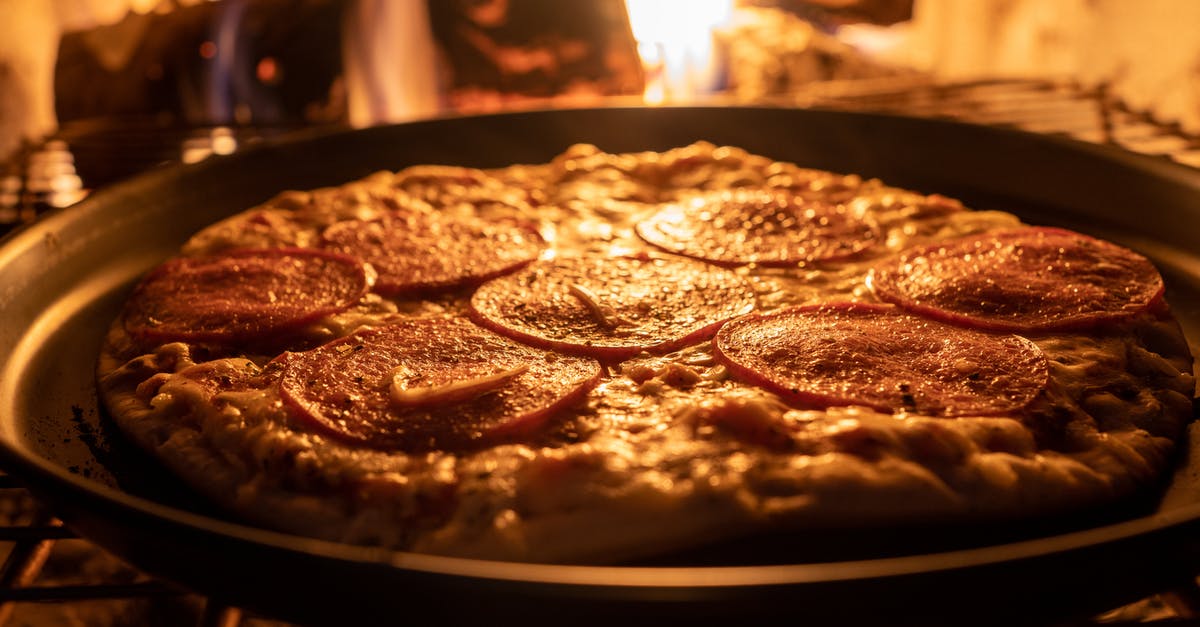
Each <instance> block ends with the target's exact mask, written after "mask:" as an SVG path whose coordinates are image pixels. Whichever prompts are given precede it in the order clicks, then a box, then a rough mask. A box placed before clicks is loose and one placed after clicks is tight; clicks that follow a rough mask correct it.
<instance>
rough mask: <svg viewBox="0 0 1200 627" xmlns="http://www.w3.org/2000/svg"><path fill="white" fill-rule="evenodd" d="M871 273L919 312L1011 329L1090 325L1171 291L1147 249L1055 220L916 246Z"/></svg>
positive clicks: (895, 298)
mask: <svg viewBox="0 0 1200 627" xmlns="http://www.w3.org/2000/svg"><path fill="white" fill-rule="evenodd" d="M868 282H869V284H870V286H871V288H872V289H873V290H874V291H875V293H876V294H877V295H878V296H879V297H880V298H881V299H883V300H885V301H888V302H891V303H895V304H897V305H899V306H901V307H903V308H905V309H908V310H910V311H913V312H916V313H920V314H922V315H927V316H930V317H934V318H938V319H941V320H946V321H949V322H954V323H958V324H965V325H969V326H974V327H979V328H984V329H993V330H1001V331H1045V330H1064V329H1077V328H1086V327H1088V326H1092V325H1096V324H1101V323H1105V322H1112V321H1115V320H1120V319H1124V318H1128V317H1131V316H1133V315H1136V314H1138V313H1141V312H1143V311H1145V310H1146V309H1148V308H1149V307H1151V306H1153V305H1154V304H1155V303H1157V302H1158V301H1159V300H1160V299H1161V298H1162V295H1163V280H1162V276H1160V275H1159V273H1158V270H1157V269H1155V267H1154V265H1153V264H1152V263H1151V262H1150V261H1149V260H1148V259H1146V258H1145V257H1143V256H1141V255H1139V254H1137V253H1135V252H1133V251H1131V250H1129V249H1127V248H1122V247H1121V246H1118V245H1116V244H1113V243H1110V242H1105V241H1102V240H1098V239H1095V238H1092V237H1088V236H1087V235H1083V234H1080V233H1075V232H1072V231H1067V230H1064V229H1055V228H1040V227H1027V228H1021V229H1015V230H1009V231H1001V232H998V233H988V234H984V235H978V236H973V237H967V238H962V239H958V240H954V241H952V242H948V243H945V244H937V245H932V246H927V247H923V248H919V249H916V250H912V251H909V252H906V253H904V254H902V255H901V256H900V257H898V258H896V259H892V260H889V261H886V262H883V263H880V264H878V265H876V266H875V267H874V268H872V270H871V273H870V276H869V278H868Z"/></svg>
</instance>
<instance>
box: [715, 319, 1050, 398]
mask: <svg viewBox="0 0 1200 627" xmlns="http://www.w3.org/2000/svg"><path fill="white" fill-rule="evenodd" d="M715 346H716V355H717V358H718V359H719V360H720V361H721V362H722V363H723V364H725V366H726V367H727V368H728V369H729V371H730V373H731V374H733V376H735V377H736V378H738V379H741V380H743V381H746V382H749V383H752V384H755V385H759V386H761V387H763V388H766V389H768V390H770V391H772V392H774V393H776V394H778V395H779V396H781V397H783V399H784V400H785V401H787V402H789V403H791V404H795V405H801V406H809V407H812V406H816V407H829V406H833V405H865V406H867V407H872V408H874V409H877V410H880V411H891V412H899V411H906V412H916V413H920V414H925V415H931V416H964V415H995V414H1003V413H1007V412H1012V411H1017V410H1019V409H1021V408H1023V407H1024V406H1025V405H1027V404H1028V403H1029V402H1030V401H1031V400H1033V398H1034V397H1035V396H1037V395H1038V393H1039V392H1041V390H1042V388H1044V387H1045V385H1046V381H1047V377H1048V376H1049V375H1048V370H1047V366H1046V358H1045V356H1044V355H1043V354H1042V351H1041V349H1039V348H1038V347H1037V345H1035V344H1034V343H1033V342H1030V341H1029V340H1027V339H1025V338H1023V337H1020V336H1017V335H996V334H992V333H986V332H983V331H975V330H972V329H964V328H961V327H955V326H951V325H947V324H943V323H940V322H936V321H933V320H929V319H926V318H920V317H917V316H913V315H911V314H908V313H905V312H904V311H903V310H900V309H897V308H896V307H892V306H890V305H868V304H850V303H838V304H829V305H818V306H805V307H797V308H792V309H784V310H780V311H778V312H775V313H772V314H769V315H761V316H747V317H744V318H740V319H738V320H734V321H731V322H729V323H728V324H726V325H725V326H724V327H722V328H721V331H720V332H719V333H717V337H716V340H715Z"/></svg>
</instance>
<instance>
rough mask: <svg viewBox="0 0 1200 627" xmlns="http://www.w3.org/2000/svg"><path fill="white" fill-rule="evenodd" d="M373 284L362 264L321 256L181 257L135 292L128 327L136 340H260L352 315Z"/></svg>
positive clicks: (275, 252)
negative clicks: (346, 312)
mask: <svg viewBox="0 0 1200 627" xmlns="http://www.w3.org/2000/svg"><path fill="white" fill-rule="evenodd" d="M372 279H373V274H372V273H371V272H370V270H369V268H367V267H366V266H364V265H363V263H362V262H361V261H359V260H357V259H354V258H352V257H347V256H346V255H341V254H337V253H332V252H326V251H321V250H309V249H301V248H269V249H252V250H251V249H245V250H237V251H231V252H228V253H225V254H222V255H220V256H215V257H180V258H176V259H172V260H170V261H167V262H166V263H164V264H162V265H161V266H159V267H158V268H156V269H155V270H154V271H152V272H151V273H150V274H149V275H147V276H146V277H145V278H144V279H143V280H142V282H141V283H140V284H139V285H138V287H137V288H136V289H135V290H134V293H133V295H132V297H131V298H130V300H129V303H128V304H127V305H126V310H125V329H126V330H127V331H128V332H129V334H130V335H131V336H133V337H134V338H135V339H139V340H147V341H159V342H168V341H177V340H179V341H193V342H213V343H226V342H237V341H242V340H258V339H261V338H263V337H265V336H274V335H277V334H280V333H283V332H287V331H292V330H295V329H296V328H298V327H301V326H303V325H305V324H308V323H310V322H312V321H314V320H317V319H318V318H321V317H323V316H327V315H329V314H333V313H337V312H339V311H343V310H345V309H347V308H348V307H350V306H351V305H353V304H354V303H356V302H358V300H359V299H360V298H362V297H363V295H365V294H366V293H367V292H368V291H369V290H370V287H371V281H372Z"/></svg>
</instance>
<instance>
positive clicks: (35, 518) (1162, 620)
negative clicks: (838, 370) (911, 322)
mask: <svg viewBox="0 0 1200 627" xmlns="http://www.w3.org/2000/svg"><path fill="white" fill-rule="evenodd" d="M786 104H788V105H795V106H819V107H826V108H837V109H844V110H857V111H873V112H887V113H898V114H905V115H918V116H930V117H942V118H950V119H955V120H960V121H966V122H973V123H980V124H992V125H1001V126H1009V127H1015V128H1019V129H1022V130H1027V131H1032V132H1039V133H1055V134H1062V135H1066V136H1069V137H1073V138H1076V139H1080V140H1083V141H1089V142H1094V143H1101V144H1108V145H1113V146H1118V147H1121V148H1124V149H1127V150H1130V151H1133V152H1138V153H1143V154H1148V155H1155V156H1159V157H1162V158H1165V159H1171V160H1174V161H1177V162H1179V163H1183V164H1186V165H1190V166H1192V167H1200V136H1198V135H1196V134H1194V133H1189V132H1186V131H1185V130H1184V129H1182V128H1181V127H1180V126H1179V125H1178V124H1172V123H1168V122H1164V121H1161V120H1158V119H1156V118H1155V117H1154V116H1153V115H1150V114H1147V113H1143V112H1139V111H1135V110H1132V109H1131V108H1129V107H1128V106H1126V105H1125V104H1123V103H1122V102H1120V101H1119V100H1118V99H1116V98H1114V97H1112V95H1111V94H1110V93H1109V92H1108V90H1107V89H1105V88H1104V87H1103V86H1097V87H1083V86H1080V85H1076V84H1072V83H1064V82H1057V81H1048V80H990V81H977V82H971V83H955V84H939V83H936V82H933V81H931V80H928V79H926V78H923V77H912V76H905V77H889V78H881V79H870V80H855V81H831V82H824V83H816V84H812V85H809V86H806V87H804V88H802V89H799V90H797V91H795V92H794V93H791V94H789V95H788V96H786ZM104 132H106V133H111V132H112V130H111V129H108V130H106V131H104ZM97 136H98V134H92V135H88V134H86V133H84V134H81V133H80V132H79V131H78V130H77V129H76V130H75V131H72V129H64V133H63V134H61V135H60V136H59V137H56V138H53V139H52V140H51V142H50V145H51V146H52V147H53V149H54V150H57V151H61V150H63V149H64V148H66V147H69V145H70V144H71V143H72V142H80V141H83V142H91V144H92V145H94V144H95V143H96V137H97ZM139 136H140V135H139ZM168 137H169V136H168ZM164 142H165V140H164V139H163V138H161V137H160V138H159V139H158V140H157V141H149V142H146V143H145V144H144V145H143V147H142V149H143V150H144V151H145V152H142V153H138V154H135V155H131V156H130V160H131V163H134V164H143V165H144V164H145V163H148V162H158V161H160V160H163V159H164V158H165V159H166V160H169V159H170V157H169V155H171V154H175V155H178V154H180V153H179V147H178V146H177V145H175V146H165V145H163V144H164ZM126 145H129V144H128V143H127V144H126ZM152 151H157V152H152ZM35 152H36V151H35ZM30 154H34V153H30ZM139 167H140V166H139ZM20 171H21V164H17V165H16V166H10V168H9V175H8V178H6V179H5V180H4V185H3V186H0V192H5V191H6V192H9V196H10V197H14V198H15V196H13V195H12V194H11V192H12V191H13V189H19V190H20V189H23V190H24V191H25V192H28V191H29V190H28V189H27V188H23V187H21V184H20V183H19V182H17V179H18V178H19V177H16V178H14V175H13V173H14V172H15V173H17V174H19V173H20ZM130 173H132V172H130ZM85 178H86V176H85ZM14 186H16V187H15V188H14ZM3 196H4V195H3V194H0V200H3ZM35 196H36V195H34V196H31V195H30V194H28V193H22V194H19V202H17V204H15V205H14V204H12V203H10V205H9V206H7V208H6V207H5V206H4V203H3V202H0V218H3V217H4V216H9V217H10V218H12V220H10V222H9V225H11V224H12V223H15V222H18V221H26V220H28V219H32V218H33V217H35V216H36V214H37V213H38V212H39V209H38V207H42V206H43V205H41V204H38V203H40V202H41V200H39V199H38V198H37V197H35ZM6 212H7V213H6ZM4 222H5V221H4V220H3V219H0V234H2V233H3V231H4V227H5V224H4ZM2 521H7V523H6V524H0V555H2V556H4V562H3V565H2V566H0V627H14V626H25V625H30V626H36V625H41V624H47V623H52V624H80V625H108V624H113V625H115V624H122V625H141V624H146V625H152V624H173V625H189V624H192V625H197V626H199V627H237V626H242V627H259V626H262V627H266V626H276V627H284V626H286V625H287V623H280V622H278V621H274V620H271V619H269V618H265V617H260V616H255V615H251V614H248V613H245V612H243V611H242V610H240V609H238V608H235V607H229V606H227V605H225V604H222V603H221V602H220V601H219V600H216V599H206V598H204V597H203V596H201V595H198V594H196V593H195V592H193V591H189V590H186V589H184V588H182V587H180V586H177V585H175V584H173V583H169V582H164V581H160V580H157V579H154V578H152V577H149V576H147V575H145V574H142V573H139V572H137V571H136V569H133V568H131V567H128V566H126V565H124V564H121V563H120V562H119V561H118V560H117V559H116V558H115V557H112V556H110V555H108V554H107V553H105V552H104V551H103V550H102V549H99V548H97V547H95V546H94V545H92V544H90V543H88V542H86V541H84V540H80V539H78V538H77V536H75V534H74V533H72V532H71V531H70V530H69V529H67V528H66V527H64V526H63V524H62V523H61V522H60V521H59V520H57V519H56V518H54V516H53V514H52V513H51V512H48V511H47V510H46V509H45V508H44V507H42V506H41V505H40V504H38V503H37V502H36V501H35V500H34V499H33V497H31V496H30V495H29V493H28V492H27V491H25V490H24V489H23V488H22V487H21V485H20V484H19V483H18V482H17V481H15V480H14V479H13V478H12V477H10V476H7V475H3V474H0V522H2ZM69 546H74V547H75V548H74V549H72V550H67V551H65V552H67V553H69V554H70V555H68V556H67V557H65V558H63V557H61V556H60V555H59V554H60V553H62V552H64V547H69ZM81 556H82V557H81ZM89 560H98V561H99V562H100V563H102V564H104V565H103V566H102V567H92V566H88V564H89V563H91V562H90V561H89ZM60 562H61V563H60ZM114 607H115V608H117V609H112V608H114ZM96 608H100V609H96ZM89 612H90V613H89ZM64 615H66V616H68V617H69V618H68V619H67V620H63V618H62V616H64ZM71 621H74V622H71ZM1147 623H1149V624H1157V625H1172V626H1174V625H1179V626H1200V586H1196V585H1188V586H1184V587H1181V588H1178V589H1174V590H1168V591H1163V592H1162V593H1160V594H1158V595H1155V596H1153V597H1151V598H1147V599H1144V600H1142V601H1139V602H1137V603H1134V604H1131V605H1125V606H1122V607H1119V608H1115V609H1113V610H1112V611H1109V612H1107V613H1105V614H1103V615H1100V616H1096V617H1092V618H1089V619H1085V620H1082V621H1076V622H1070V623H1056V624H1054V626H1053V627H1085V626H1091V625H1117V626H1132V625H1144V624H1147ZM1030 624H1038V621H1037V620H1036V618H1034V617H1031V620H1030Z"/></svg>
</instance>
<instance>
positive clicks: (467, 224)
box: [322, 211, 545, 295]
mask: <svg viewBox="0 0 1200 627" xmlns="http://www.w3.org/2000/svg"><path fill="white" fill-rule="evenodd" d="M322 240H323V242H324V244H323V245H324V247H325V248H328V249H330V250H336V251H339V252H343V253H346V254H349V255H354V256H355V257H358V258H360V259H363V260H364V261H366V262H368V263H370V264H371V265H372V266H373V267H374V268H375V270H376V272H378V273H379V279H378V281H377V282H376V284H375V291H377V292H379V293H381V294H388V295H397V294H410V293H414V292H430V291H438V290H448V289H454V288H458V287H465V286H471V285H478V284H479V283H482V282H484V281H486V280H488V279H491V278H493V277H497V276H500V275H503V274H507V273H509V272H513V271H515V270H517V269H519V268H521V267H522V266H524V265H526V264H528V263H529V262H531V261H533V260H534V259H537V257H538V255H539V254H540V253H541V251H542V249H543V248H544V247H545V242H544V241H543V240H542V238H541V236H540V235H538V233H537V231H535V230H534V229H532V228H530V227H528V226H526V225H523V224H517V223H512V222H485V221H483V220H477V219H473V218H465V217H452V216H448V215H443V214H439V213H431V212H420V211H398V212H394V213H390V214H388V215H386V216H383V217H381V218H378V219H372V220H346V221H343V222H338V223H336V224H333V225H331V226H329V227H328V228H327V229H325V231H324V233H323V234H322Z"/></svg>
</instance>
